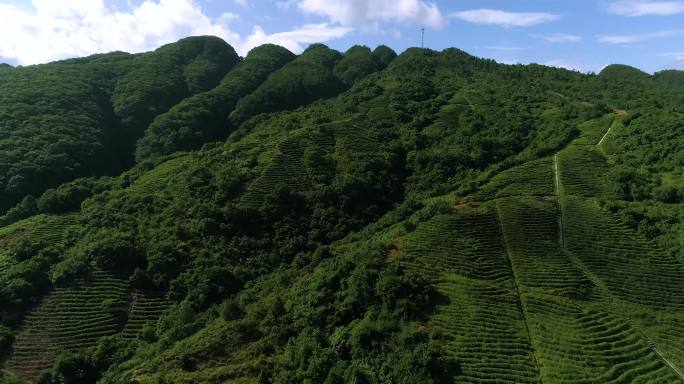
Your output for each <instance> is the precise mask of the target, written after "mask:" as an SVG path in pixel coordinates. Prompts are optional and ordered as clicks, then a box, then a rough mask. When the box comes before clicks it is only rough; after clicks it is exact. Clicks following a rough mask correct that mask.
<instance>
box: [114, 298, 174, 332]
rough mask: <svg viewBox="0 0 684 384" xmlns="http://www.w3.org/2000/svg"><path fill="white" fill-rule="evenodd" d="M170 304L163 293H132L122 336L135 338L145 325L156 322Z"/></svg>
mask: <svg viewBox="0 0 684 384" xmlns="http://www.w3.org/2000/svg"><path fill="white" fill-rule="evenodd" d="M172 304H173V302H172V301H171V300H170V299H169V298H168V296H167V295H166V294H165V293H163V292H150V291H140V290H136V291H134V292H133V293H132V295H131V306H130V309H129V311H128V320H127V321H126V326H125V327H124V329H123V335H124V336H125V337H126V338H131V339H132V338H135V337H137V336H138V334H139V333H140V331H142V329H143V327H144V326H145V325H146V324H148V323H151V322H155V321H157V319H159V316H161V314H162V313H163V312H164V311H165V310H167V309H168V308H169V307H170V306H171V305H172Z"/></svg>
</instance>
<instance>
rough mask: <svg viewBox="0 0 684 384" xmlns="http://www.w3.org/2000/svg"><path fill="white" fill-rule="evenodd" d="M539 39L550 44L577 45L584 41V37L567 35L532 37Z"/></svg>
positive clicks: (555, 34)
mask: <svg viewBox="0 0 684 384" xmlns="http://www.w3.org/2000/svg"><path fill="white" fill-rule="evenodd" d="M532 37H536V38H538V39H542V40H544V41H547V42H549V43H577V42H580V41H582V37H580V36H577V35H569V34H566V33H554V34H551V35H532Z"/></svg>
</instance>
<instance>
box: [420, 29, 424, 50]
mask: <svg viewBox="0 0 684 384" xmlns="http://www.w3.org/2000/svg"><path fill="white" fill-rule="evenodd" d="M420 47H421V48H425V27H420Z"/></svg>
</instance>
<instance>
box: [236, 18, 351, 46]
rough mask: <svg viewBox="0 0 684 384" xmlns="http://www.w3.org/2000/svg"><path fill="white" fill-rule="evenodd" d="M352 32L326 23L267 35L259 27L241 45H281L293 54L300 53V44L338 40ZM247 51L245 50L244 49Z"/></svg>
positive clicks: (349, 29) (346, 28)
mask: <svg viewBox="0 0 684 384" xmlns="http://www.w3.org/2000/svg"><path fill="white" fill-rule="evenodd" d="M351 31H353V29H352V28H348V27H332V26H330V25H328V24H326V23H323V24H311V25H304V26H302V27H301V28H298V29H295V30H292V31H288V32H279V33H274V34H271V35H267V34H266V33H265V32H264V30H263V29H262V28H261V27H260V26H258V25H257V26H255V27H254V30H253V31H252V34H251V35H249V36H248V37H247V39H246V40H245V42H244V43H243V46H244V47H249V48H251V47H255V46H257V45H261V44H265V43H271V44H278V45H281V46H283V47H285V48H287V49H289V50H291V51H293V52H301V51H302V50H303V47H302V46H301V44H302V43H308V44H310V43H317V42H323V41H328V40H333V39H337V38H340V37H342V36H344V35H346V34H348V33H349V32H351ZM245 49H247V48H245Z"/></svg>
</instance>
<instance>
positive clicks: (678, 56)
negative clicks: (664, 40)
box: [659, 51, 684, 61]
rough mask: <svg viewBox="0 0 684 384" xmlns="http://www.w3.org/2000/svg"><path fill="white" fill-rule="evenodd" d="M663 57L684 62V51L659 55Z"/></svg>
mask: <svg viewBox="0 0 684 384" xmlns="http://www.w3.org/2000/svg"><path fill="white" fill-rule="evenodd" d="M659 56H661V57H672V58H674V59H675V60H677V61H684V51H681V52H668V53H663V54H661V55H659Z"/></svg>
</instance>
